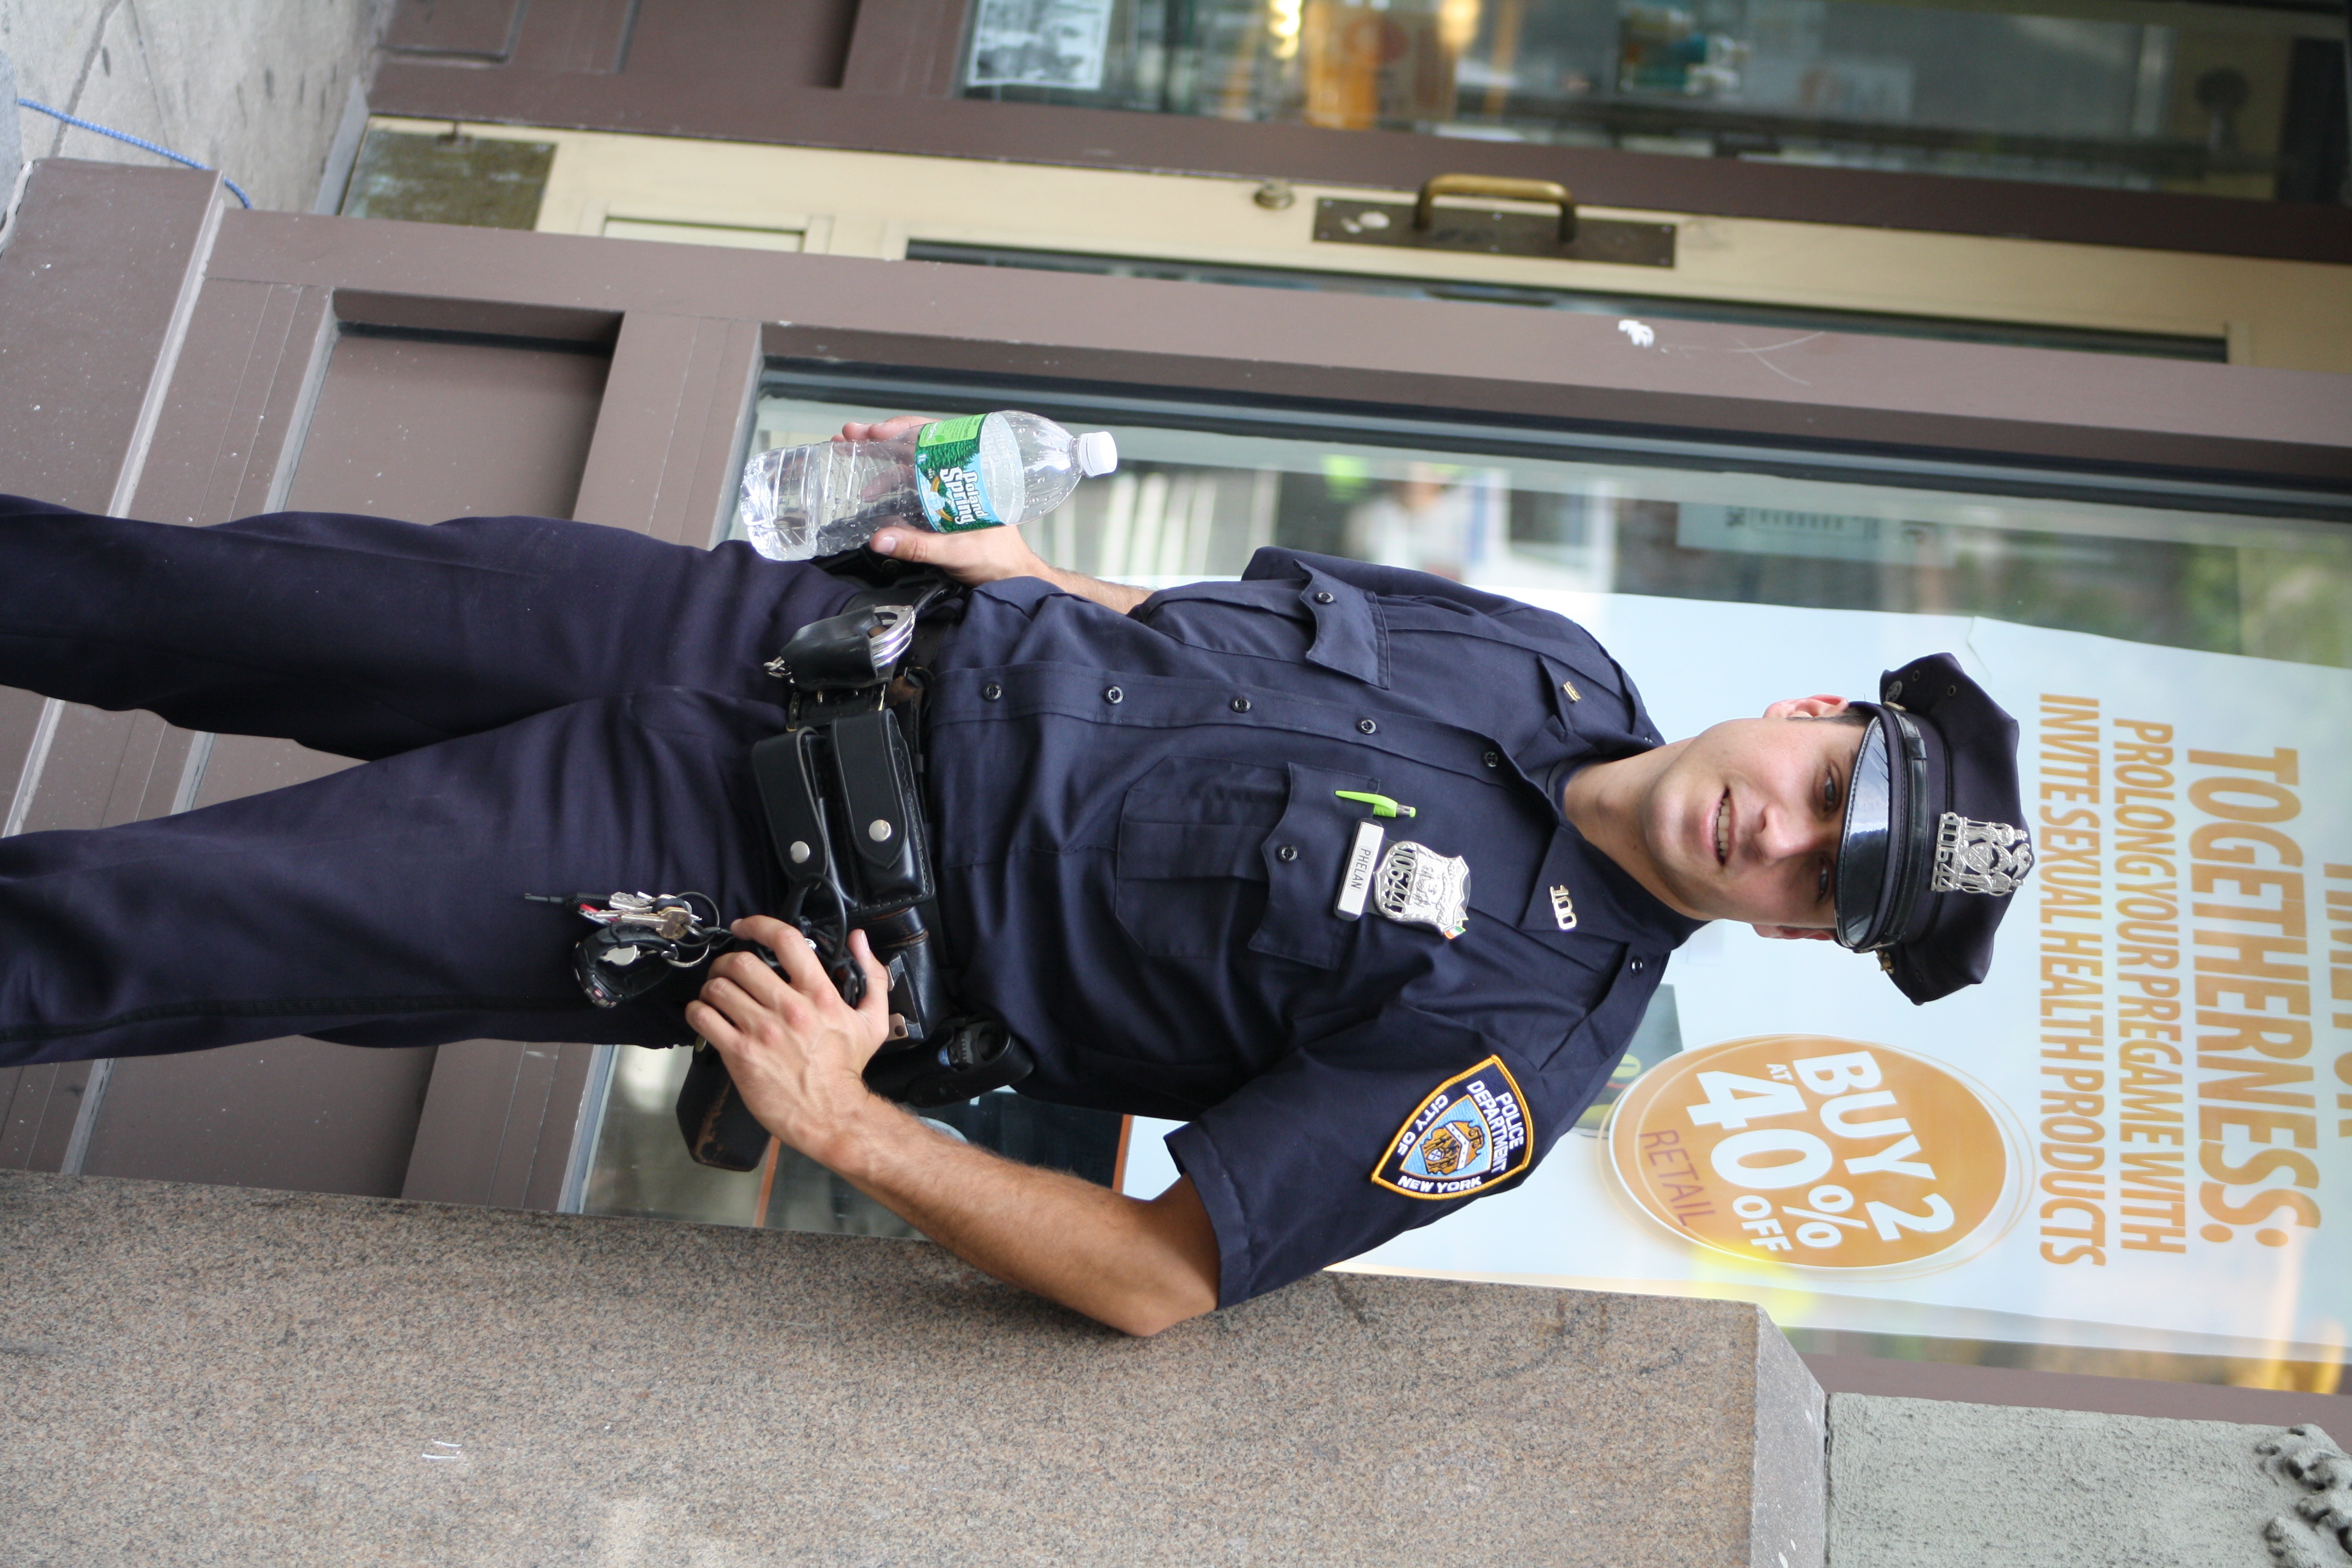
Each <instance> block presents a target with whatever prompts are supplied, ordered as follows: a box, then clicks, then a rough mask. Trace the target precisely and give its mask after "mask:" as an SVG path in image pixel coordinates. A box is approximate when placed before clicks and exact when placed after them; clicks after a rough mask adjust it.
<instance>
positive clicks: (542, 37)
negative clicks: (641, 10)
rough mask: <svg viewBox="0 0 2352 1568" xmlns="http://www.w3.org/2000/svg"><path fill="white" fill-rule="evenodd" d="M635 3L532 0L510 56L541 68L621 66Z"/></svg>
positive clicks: (630, 0)
mask: <svg viewBox="0 0 2352 1568" xmlns="http://www.w3.org/2000/svg"><path fill="white" fill-rule="evenodd" d="M635 9H636V4H635V0H530V9H528V10H526V11H525V12H524V13H523V17H522V30H521V32H520V34H518V35H517V37H516V38H515V45H514V53H513V54H512V56H510V57H509V58H512V59H513V60H514V61H515V63H516V64H518V65H526V66H536V67H538V68H540V69H542V70H563V71H614V70H618V69H619V68H620V66H621V50H622V47H623V46H625V44H626V43H627V42H628V38H629V17H630V15H631V13H632V12H634V11H635Z"/></svg>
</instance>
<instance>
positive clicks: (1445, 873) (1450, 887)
mask: <svg viewBox="0 0 2352 1568" xmlns="http://www.w3.org/2000/svg"><path fill="white" fill-rule="evenodd" d="M1469 899H1470V862H1469V861H1467V860H1465V859H1463V858H1461V857H1460V856H1458V855H1440V854H1439V853H1438V852H1437V851H1436V850H1434V849H1432V848H1431V847H1429V846H1428V845H1426V844H1415V843H1414V842H1413V841H1412V839H1410V838H1406V839H1401V840H1399V841H1398V842H1397V843H1395V844H1393V845H1391V846H1390V847H1389V852H1388V853H1387V854H1386V855H1383V856H1382V857H1381V868H1380V870H1379V871H1378V872H1377V873H1376V874H1375V875H1374V876H1373V878H1372V907H1373V908H1374V909H1376V910H1380V911H1381V913H1382V914H1384V915H1386V916H1388V918H1389V919H1391V920H1392V921H1398V922H1400V923H1402V924H1404V925H1421V926H1427V927H1428V928H1429V929H1430V930H1432V931H1435V932H1436V933H1437V934H1438V935H1440V936H1442V937H1444V938H1445V939H1446V941H1448V942H1451V941H1453V940H1454V938H1455V937H1457V936H1460V935H1461V934H1462V931H1463V929H1464V928H1465V926H1467V925H1468V924H1469V923H1470V910H1469V908H1468V905H1469Z"/></svg>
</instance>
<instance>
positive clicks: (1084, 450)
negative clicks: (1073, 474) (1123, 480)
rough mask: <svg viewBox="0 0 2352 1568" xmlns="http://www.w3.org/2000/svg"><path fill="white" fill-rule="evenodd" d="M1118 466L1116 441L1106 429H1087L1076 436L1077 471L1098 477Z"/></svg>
mask: <svg viewBox="0 0 2352 1568" xmlns="http://www.w3.org/2000/svg"><path fill="white" fill-rule="evenodd" d="M1117 468H1118V442H1116V441H1114V440H1112V439H1111V438H1110V432H1109V431H1108V430H1089V431H1087V433H1086V434H1085V435H1083V436H1081V437H1078V472H1080V473H1082V474H1084V475H1085V476H1086V477H1087V478H1088V479H1100V478H1102V477H1103V476H1104V475H1105V474H1108V473H1111V472H1114V471H1115V470H1116V469H1117Z"/></svg>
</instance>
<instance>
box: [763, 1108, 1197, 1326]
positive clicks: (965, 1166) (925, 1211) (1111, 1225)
mask: <svg viewBox="0 0 2352 1568" xmlns="http://www.w3.org/2000/svg"><path fill="white" fill-rule="evenodd" d="M803 1152H805V1153H807V1154H808V1155H809V1156H810V1157H811V1158H812V1159H814V1160H816V1161H817V1162H818V1163H821V1164H824V1165H825V1166H828V1167H829V1168H831V1169H832V1170H834V1171H835V1172H837V1173H840V1174H841V1175H842V1176H843V1177H844V1178H845V1179H846V1180H847V1181H848V1182H849V1184H851V1185H853V1186H855V1187H856V1188H857V1189H858V1191H860V1192H862V1193H864V1194H866V1195H867V1196H868V1197H871V1198H873V1199H874V1200H875V1201H876V1202H877V1203H879V1204H881V1205H883V1206H884V1207H885V1208H887V1209H888V1210H889V1211H890V1212H891V1213H893V1214H895V1215H898V1217H899V1218H901V1219H903V1220H905V1221H906V1222H907V1223H908V1224H909V1225H911V1226H914V1227H915V1228H916V1229H918V1230H919V1231H921V1232H922V1233H923V1234H924V1235H926V1236H928V1237H930V1238H931V1239H932V1240H934V1241H936V1242H938V1243H940V1245H941V1246H943V1247H947V1248H948V1250H950V1252H953V1253H954V1254H955V1255H956V1256H957V1257H959V1258H962V1259H963V1260H964V1261H965V1262H967V1263H969V1264H971V1266H972V1267H974V1268H980V1269H982V1270H984V1271H986V1272H987V1273H990V1274H992V1275H994V1276H996V1278H998V1279H1003V1280H1005V1281H1006V1282H1008V1283H1010V1284H1013V1285H1018V1286H1020V1287H1021V1288H1022V1289H1025V1290H1031V1291H1034V1292H1035V1293H1036V1294H1038V1295H1040V1296H1044V1297H1046V1298H1047V1299H1049V1300H1055V1301H1058V1302H1060V1303H1061V1304H1062V1305H1064V1306H1066V1307H1069V1308H1072V1309H1074V1310H1077V1311H1080V1312H1084V1313H1086V1314H1087V1316H1088V1317H1090V1318H1094V1319H1096V1320H1097V1321H1101V1322H1105V1323H1108V1324H1109V1325H1110V1326H1111V1327H1113V1328H1116V1329H1121V1330H1124V1331H1127V1332H1129V1333H1131V1334H1153V1333H1157V1332H1159V1331H1160V1330H1161V1329H1164V1328H1167V1327H1168V1326H1169V1325H1171V1324H1172V1323H1179V1322H1181V1321H1184V1320H1185V1319H1187V1318H1191V1317H1197V1316H1198V1315H1200V1314H1201V1313H1202V1312H1206V1311H1209V1310H1212V1309H1213V1308H1214V1307H1215V1306H1216V1304H1217V1295H1216V1279H1217V1243H1216V1235H1215V1232H1214V1230H1213V1228H1212V1227H1211V1226H1210V1224H1209V1218H1208V1214H1207V1212H1206V1210H1205V1209H1203V1208H1202V1205H1201V1200H1200V1197H1199V1195H1198V1194H1195V1193H1194V1192H1193V1190H1192V1184H1191V1182H1190V1181H1189V1180H1188V1181H1181V1182H1179V1183H1177V1184H1176V1185H1175V1186H1173V1187H1171V1188H1170V1189H1169V1190H1168V1191H1167V1192H1166V1193H1163V1194H1160V1196H1159V1197H1158V1198H1155V1199H1153V1200H1151V1201H1150V1202H1149V1203H1146V1202H1143V1201H1141V1200H1139V1199H1136V1198H1130V1197H1125V1196H1122V1195H1121V1194H1118V1193H1115V1192H1112V1191H1110V1190H1109V1189H1108V1188H1106V1187H1099V1186H1097V1185H1096V1184H1093V1183H1092V1182H1087V1181H1081V1180H1080V1179H1079V1178H1077V1177H1076V1176H1072V1175H1068V1174H1066V1173H1063V1172H1060V1171H1048V1170H1044V1169H1040V1168H1039V1167H1037V1166H1034V1165H1023V1164H1016V1163H1013V1161H1010V1160H1006V1159H1003V1158H1001V1157H999V1156H998V1155H995V1154H992V1153H991V1152H988V1151H986V1150H984V1149H978V1148H974V1147H972V1146H971V1145H970V1144H968V1143H961V1142H956V1141H955V1140H953V1139H951V1138H948V1137H946V1136H944V1135H942V1134H941V1133H940V1132H938V1131H934V1130H932V1129H931V1128H929V1127H926V1126H924V1125H923V1124H922V1123H921V1122H920V1121H917V1120H916V1119H915V1118H914V1117H912V1116H910V1115H908V1114H907V1112H905V1111H904V1110H900V1109H898V1107H897V1106H895V1105H891V1104H889V1103H888V1102H887V1101H885V1100H873V1101H871V1103H870V1106H869V1107H868V1108H866V1109H865V1110H861V1111H860V1112H859V1113H858V1114H856V1115H854V1116H852V1117H851V1118H849V1119H848V1121H847V1124H846V1125H837V1126H835V1128H833V1129H831V1130H829V1131H828V1134H827V1136H826V1138H825V1139H824V1142H822V1143H821V1144H818V1145H817V1146H814V1147H812V1148H808V1149H805V1150H803Z"/></svg>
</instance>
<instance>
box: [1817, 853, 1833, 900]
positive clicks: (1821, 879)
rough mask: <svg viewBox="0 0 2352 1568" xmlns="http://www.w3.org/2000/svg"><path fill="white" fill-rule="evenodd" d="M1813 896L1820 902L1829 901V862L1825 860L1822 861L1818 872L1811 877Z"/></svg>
mask: <svg viewBox="0 0 2352 1568" xmlns="http://www.w3.org/2000/svg"><path fill="white" fill-rule="evenodd" d="M1813 897H1815V898H1816V899H1819V900H1821V901H1822V903H1828V902H1829V901H1830V863H1829V862H1828V861H1826V860H1824V861H1822V868H1821V871H1820V874H1819V875H1817V876H1816V877H1815V878H1814V879H1813Z"/></svg>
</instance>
